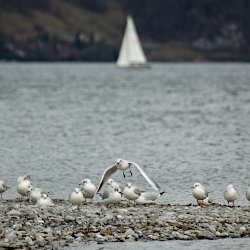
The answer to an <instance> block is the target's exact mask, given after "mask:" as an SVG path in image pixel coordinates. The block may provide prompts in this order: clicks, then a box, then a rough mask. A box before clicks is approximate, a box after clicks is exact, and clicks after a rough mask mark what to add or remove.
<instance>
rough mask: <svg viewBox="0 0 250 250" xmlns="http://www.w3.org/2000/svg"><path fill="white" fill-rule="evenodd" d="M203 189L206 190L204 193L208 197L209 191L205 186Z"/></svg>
mask: <svg viewBox="0 0 250 250" xmlns="http://www.w3.org/2000/svg"><path fill="white" fill-rule="evenodd" d="M202 188H203V190H204V192H205V195H206V196H207V197H208V193H209V192H208V190H207V189H206V188H205V187H204V186H202Z"/></svg>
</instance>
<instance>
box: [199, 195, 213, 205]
mask: <svg viewBox="0 0 250 250" xmlns="http://www.w3.org/2000/svg"><path fill="white" fill-rule="evenodd" d="M212 203H213V200H212V199H211V198H210V197H207V198H206V199H204V200H198V205H199V206H201V205H204V206H209V205H211V204H212Z"/></svg>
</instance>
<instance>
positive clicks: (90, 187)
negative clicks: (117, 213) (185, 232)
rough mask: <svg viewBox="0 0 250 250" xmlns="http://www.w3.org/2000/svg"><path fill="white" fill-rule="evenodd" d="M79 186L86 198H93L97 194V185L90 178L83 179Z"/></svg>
mask: <svg viewBox="0 0 250 250" xmlns="http://www.w3.org/2000/svg"><path fill="white" fill-rule="evenodd" d="M79 186H80V187H81V190H82V194H83V196H84V198H85V199H92V198H93V197H94V196H95V191H96V187H95V185H94V184H93V183H92V182H91V180H90V179H83V180H82V181H81V183H79Z"/></svg>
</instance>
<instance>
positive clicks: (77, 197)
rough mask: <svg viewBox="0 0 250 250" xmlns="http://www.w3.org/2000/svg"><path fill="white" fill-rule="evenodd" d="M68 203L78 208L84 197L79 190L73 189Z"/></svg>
mask: <svg viewBox="0 0 250 250" xmlns="http://www.w3.org/2000/svg"><path fill="white" fill-rule="evenodd" d="M69 201H70V202H71V203H72V204H73V205H77V206H79V205H80V204H81V203H82V202H84V197H83V194H82V192H81V190H80V188H74V190H73V192H72V193H71V194H70V196H69Z"/></svg>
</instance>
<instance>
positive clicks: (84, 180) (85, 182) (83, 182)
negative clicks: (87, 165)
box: [81, 179, 91, 184]
mask: <svg viewBox="0 0 250 250" xmlns="http://www.w3.org/2000/svg"><path fill="white" fill-rule="evenodd" d="M90 182H91V180H90V179H83V180H82V181H81V183H82V184H87V183H90Z"/></svg>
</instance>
